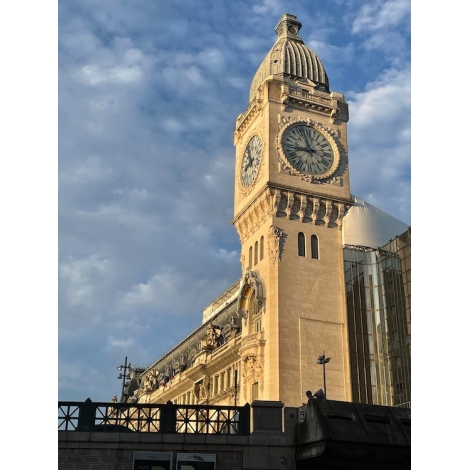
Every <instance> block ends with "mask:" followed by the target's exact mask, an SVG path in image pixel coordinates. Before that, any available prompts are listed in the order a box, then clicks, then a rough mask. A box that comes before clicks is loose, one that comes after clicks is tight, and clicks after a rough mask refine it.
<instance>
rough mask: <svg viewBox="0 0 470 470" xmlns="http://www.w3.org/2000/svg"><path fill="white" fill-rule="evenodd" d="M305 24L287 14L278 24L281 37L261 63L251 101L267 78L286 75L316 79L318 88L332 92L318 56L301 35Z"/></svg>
mask: <svg viewBox="0 0 470 470" xmlns="http://www.w3.org/2000/svg"><path fill="white" fill-rule="evenodd" d="M301 27H302V23H300V21H297V18H296V17H295V16H293V15H289V14H288V13H286V14H285V15H284V16H283V17H282V18H281V19H280V20H279V23H278V24H277V26H276V29H275V31H276V33H277V35H278V40H277V41H276V43H275V44H274V46H273V47H272V48H271V50H270V51H269V52H268V55H267V56H266V57H265V59H264V60H263V62H262V63H261V65H260V66H259V68H258V70H257V72H256V73H255V76H254V77H253V81H252V82H251V87H250V101H251V99H252V97H253V94H254V93H255V92H256V90H257V89H258V87H259V86H260V85H261V84H262V83H263V81H264V79H265V78H266V77H268V76H270V75H277V74H286V75H289V76H291V77H295V78H305V79H308V80H311V81H312V82H314V83H315V84H316V85H317V86H318V89H319V90H323V91H326V92H329V91H330V89H329V83H328V76H327V74H326V71H325V67H323V64H322V63H321V61H320V59H319V58H318V56H317V55H316V54H315V52H313V51H312V50H311V49H309V48H308V47H307V46H306V45H305V44H304V42H303V41H302V39H301V38H300V37H299V30H300V28H301Z"/></svg>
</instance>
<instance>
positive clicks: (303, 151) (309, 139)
mask: <svg viewBox="0 0 470 470" xmlns="http://www.w3.org/2000/svg"><path fill="white" fill-rule="evenodd" d="M281 144H282V150H283V152H284V155H285V157H286V158H287V160H288V161H289V163H290V164H291V165H292V166H293V167H294V168H295V169H296V170H298V171H300V172H302V173H308V174H311V175H314V176H317V177H320V178H321V177H327V176H330V175H331V174H332V173H333V172H334V171H335V170H336V166H337V165H335V162H336V159H335V153H334V151H333V148H332V146H331V143H330V141H329V140H328V139H327V138H326V137H325V136H324V135H323V134H322V133H321V132H320V131H318V130H317V129H316V128H315V127H314V126H311V125H308V124H303V123H302V124H294V125H292V126H290V127H288V128H287V129H286V130H285V131H284V133H283V135H282V138H281Z"/></svg>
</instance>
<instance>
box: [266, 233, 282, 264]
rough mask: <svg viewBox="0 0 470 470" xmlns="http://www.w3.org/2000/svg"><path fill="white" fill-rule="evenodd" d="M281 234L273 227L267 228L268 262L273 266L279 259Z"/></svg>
mask: <svg viewBox="0 0 470 470" xmlns="http://www.w3.org/2000/svg"><path fill="white" fill-rule="evenodd" d="M283 233H284V232H283V231H282V230H281V229H280V228H278V227H276V226H275V225H271V226H270V227H269V234H268V254H269V260H270V261H271V264H272V265H273V266H274V265H275V264H276V261H278V260H280V259H281V248H282V247H281V240H282V236H283Z"/></svg>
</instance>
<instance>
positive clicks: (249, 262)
mask: <svg viewBox="0 0 470 470" xmlns="http://www.w3.org/2000/svg"><path fill="white" fill-rule="evenodd" d="M252 263H253V247H252V246H250V251H249V252H248V267H249V268H250V269H251V267H252V266H253V264H252Z"/></svg>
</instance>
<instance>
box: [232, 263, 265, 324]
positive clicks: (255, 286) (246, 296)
mask: <svg viewBox="0 0 470 470" xmlns="http://www.w3.org/2000/svg"><path fill="white" fill-rule="evenodd" d="M253 291H254V292H255V301H256V302H257V303H258V306H259V307H260V309H261V310H263V309H264V302H265V300H266V289H265V286H264V282H263V280H262V279H261V277H260V276H259V273H258V271H250V270H247V271H246V272H245V275H244V276H243V278H242V279H241V281H240V293H239V295H238V301H237V313H238V315H239V316H241V317H242V318H245V319H246V318H247V316H248V303H249V301H250V299H251V296H252V293H253Z"/></svg>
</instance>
